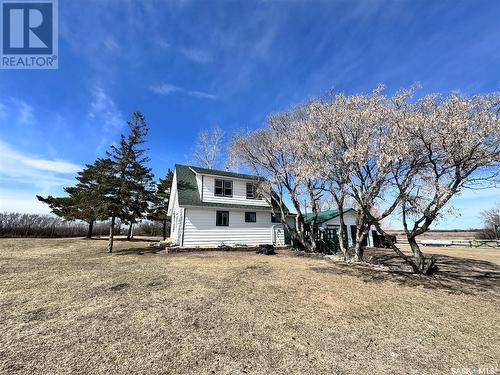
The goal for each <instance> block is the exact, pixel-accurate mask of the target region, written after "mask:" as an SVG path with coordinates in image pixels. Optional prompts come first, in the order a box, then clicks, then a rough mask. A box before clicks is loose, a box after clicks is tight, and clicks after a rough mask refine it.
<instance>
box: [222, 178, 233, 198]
mask: <svg viewBox="0 0 500 375" xmlns="http://www.w3.org/2000/svg"><path fill="white" fill-rule="evenodd" d="M222 181H223V184H224V196H225V197H232V196H233V180H222ZM226 183H229V185H230V186H231V187H230V188H229V189H231V194H226V189H227V187H226Z"/></svg>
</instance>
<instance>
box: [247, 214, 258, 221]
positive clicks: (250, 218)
mask: <svg viewBox="0 0 500 375" xmlns="http://www.w3.org/2000/svg"><path fill="white" fill-rule="evenodd" d="M256 221H257V214H256V213H255V212H245V223H255V222H256Z"/></svg>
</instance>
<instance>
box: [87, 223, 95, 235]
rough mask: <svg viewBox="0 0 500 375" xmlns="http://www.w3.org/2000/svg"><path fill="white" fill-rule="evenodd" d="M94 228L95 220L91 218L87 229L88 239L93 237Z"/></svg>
mask: <svg viewBox="0 0 500 375" xmlns="http://www.w3.org/2000/svg"><path fill="white" fill-rule="evenodd" d="M93 229H94V220H90V221H89V229H88V231H87V237H86V238H87V239H91V238H92V230H93Z"/></svg>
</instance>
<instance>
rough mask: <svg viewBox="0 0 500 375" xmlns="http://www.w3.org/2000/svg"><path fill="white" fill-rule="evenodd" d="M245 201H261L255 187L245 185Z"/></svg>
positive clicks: (249, 184)
mask: <svg viewBox="0 0 500 375" xmlns="http://www.w3.org/2000/svg"><path fill="white" fill-rule="evenodd" d="M247 199H262V195H261V194H260V193H259V192H258V191H257V185H255V184H252V183H250V182H249V183H247Z"/></svg>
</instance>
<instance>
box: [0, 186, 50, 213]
mask: <svg viewBox="0 0 500 375" xmlns="http://www.w3.org/2000/svg"><path fill="white" fill-rule="evenodd" d="M0 212H20V213H26V214H50V208H49V206H48V205H46V204H44V203H42V202H40V201H39V200H38V199H36V196H35V193H33V194H32V193H29V192H28V193H20V192H18V191H16V190H9V189H0Z"/></svg>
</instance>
